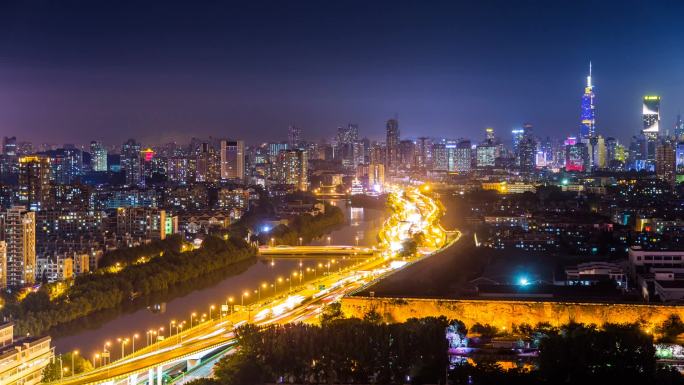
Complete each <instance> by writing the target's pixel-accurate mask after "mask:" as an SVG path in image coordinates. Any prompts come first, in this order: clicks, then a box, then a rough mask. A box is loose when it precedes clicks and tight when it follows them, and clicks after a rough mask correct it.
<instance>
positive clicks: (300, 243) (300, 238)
mask: <svg viewBox="0 0 684 385" xmlns="http://www.w3.org/2000/svg"><path fill="white" fill-rule="evenodd" d="M301 245H302V237H299V246H301Z"/></svg>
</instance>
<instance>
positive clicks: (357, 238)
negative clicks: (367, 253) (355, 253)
mask: <svg viewBox="0 0 684 385" xmlns="http://www.w3.org/2000/svg"><path fill="white" fill-rule="evenodd" d="M354 239H355V240H356V246H358V245H359V236H358V235H357V236H356V237H354Z"/></svg>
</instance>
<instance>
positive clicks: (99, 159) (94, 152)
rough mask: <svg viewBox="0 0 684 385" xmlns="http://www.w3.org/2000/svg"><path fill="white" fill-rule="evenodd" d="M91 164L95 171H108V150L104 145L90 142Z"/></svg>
mask: <svg viewBox="0 0 684 385" xmlns="http://www.w3.org/2000/svg"><path fill="white" fill-rule="evenodd" d="M90 159H91V160H90V164H91V168H92V169H93V171H98V172H103V171H107V149H105V148H104V146H103V145H102V143H100V142H95V141H92V142H90Z"/></svg>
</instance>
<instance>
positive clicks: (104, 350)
mask: <svg viewBox="0 0 684 385" xmlns="http://www.w3.org/2000/svg"><path fill="white" fill-rule="evenodd" d="M109 346H111V343H110V342H109V341H107V342H105V343H104V345H102V361H103V363H104V361H106V360H105V358H109V362H112V358H111V356H110V352H109V350H107V348H108V347H109Z"/></svg>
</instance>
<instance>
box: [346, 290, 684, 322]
mask: <svg viewBox="0 0 684 385" xmlns="http://www.w3.org/2000/svg"><path fill="white" fill-rule="evenodd" d="M371 309H375V311H377V312H378V313H380V315H382V316H383V317H384V319H385V320H386V321H387V322H403V321H405V320H407V319H409V318H422V317H428V316H442V315H443V316H446V317H447V318H449V319H458V320H461V321H463V322H464V323H465V324H466V326H468V327H470V326H472V325H473V324H475V323H478V322H479V323H481V324H490V325H492V326H496V327H497V328H499V329H502V328H511V327H512V325H513V324H521V323H527V324H530V325H535V324H536V323H538V322H548V323H550V324H551V325H554V326H559V325H563V324H567V323H568V322H571V321H574V322H578V323H585V324H596V325H602V324H604V323H606V322H610V323H631V322H637V321H641V322H643V323H644V324H645V327H647V328H649V329H650V328H653V327H655V326H656V325H658V324H660V323H662V322H663V321H664V320H665V319H666V318H667V317H668V316H670V315H671V314H678V315H679V316H680V317H681V318H682V319H684V306H674V305H655V304H653V305H652V304H621V303H618V304H610V303H586V302H551V301H525V300H481V299H477V300H471V299H467V300H466V299H460V300H459V299H416V298H372V297H355V296H350V297H344V298H343V299H342V311H343V312H344V314H345V316H347V317H352V316H353V317H359V318H361V317H363V315H364V314H366V313H367V312H368V311H370V310H371Z"/></svg>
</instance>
